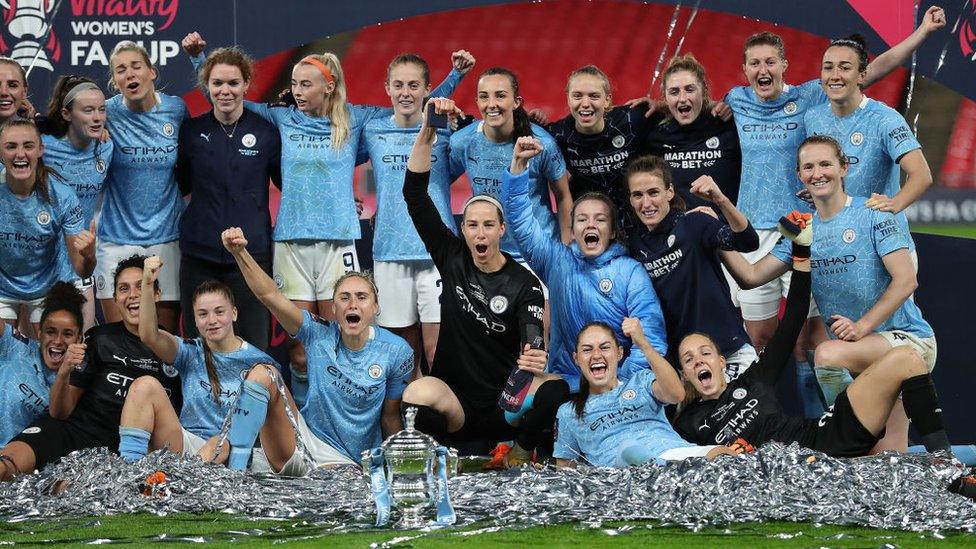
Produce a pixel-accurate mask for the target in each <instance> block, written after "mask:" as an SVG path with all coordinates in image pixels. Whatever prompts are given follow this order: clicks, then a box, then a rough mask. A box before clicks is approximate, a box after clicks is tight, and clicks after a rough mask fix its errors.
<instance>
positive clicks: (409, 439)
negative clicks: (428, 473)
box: [383, 406, 437, 455]
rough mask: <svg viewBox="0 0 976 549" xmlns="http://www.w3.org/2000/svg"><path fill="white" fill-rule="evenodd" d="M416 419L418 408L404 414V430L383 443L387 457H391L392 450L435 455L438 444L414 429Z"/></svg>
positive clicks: (409, 408) (410, 408) (411, 408)
mask: <svg viewBox="0 0 976 549" xmlns="http://www.w3.org/2000/svg"><path fill="white" fill-rule="evenodd" d="M416 419H417V408H416V407H415V406H410V407H408V408H407V410H406V412H405V413H404V422H403V423H404V429H403V430H402V431H400V432H398V433H395V434H393V435H391V436H390V438H388V439H386V441H384V442H383V451H384V452H385V453H386V454H387V455H390V454H389V452H390V451H391V450H393V451H394V452H396V451H423V452H425V453H429V454H430V455H433V453H434V449H435V448H436V447H437V442H436V441H435V440H434V438H433V437H431V436H430V435H427V434H425V433H422V432H420V431H418V430H417V429H416V427H414V423H415V421H416Z"/></svg>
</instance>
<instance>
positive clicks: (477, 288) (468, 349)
mask: <svg viewBox="0 0 976 549" xmlns="http://www.w3.org/2000/svg"><path fill="white" fill-rule="evenodd" d="M431 102H432V103H433V104H434V105H435V108H436V110H437V112H438V113H439V114H450V115H451V116H454V115H455V114H456V113H457V112H459V111H457V109H456V107H455V106H454V102H453V101H450V100H447V99H432V100H431ZM434 138H435V132H434V128H431V127H430V126H429V120H427V119H426V118H425V119H424V122H423V127H422V128H421V130H420V133H419V134H418V136H417V140H416V142H415V143H414V147H413V150H412V151H411V153H410V160H409V162H408V164H407V174H406V180H405V182H404V185H403V196H404V199H405V201H406V203H407V209H408V211H409V212H410V217H411V218H412V219H413V222H414V225H416V227H417V233H418V234H419V235H420V238H421V239H422V240H423V242H424V245H425V246H426V247H427V250H428V252H430V255H431V258H432V259H433V261H434V264H435V265H436V266H437V269H438V271H439V272H440V273H441V278H442V280H443V288H444V289H443V291H442V293H441V316H442V318H449V319H451V322H445V323H443V324H442V325H441V332H440V337H439V338H438V340H437V350H436V352H435V353H434V364H433V365H432V367H431V375H430V376H427V377H423V378H420V379H418V380H416V381H414V382H413V383H411V384H410V385H409V386H408V387H407V389H406V390H405V391H404V393H403V402H404V405H405V406H406V405H413V406H417V407H418V408H419V411H418V414H417V428H418V429H420V430H422V431H424V432H426V433H428V434H430V435H431V436H433V437H434V438H435V439H437V440H440V441H442V442H443V441H445V440H451V441H457V440H462V441H470V440H480V441H485V442H487V443H489V444H490V443H494V442H497V441H503V440H512V439H513V438H514V440H515V446H514V447H513V448H512V451H511V452H509V455H508V464H509V465H515V464H518V463H524V462H525V461H527V460H528V458H529V456H530V454H531V451H532V450H533V449H534V448H536V446H538V445H540V444H542V443H543V442H544V440H543V439H542V437H543V436H544V434H545V433H546V432H547V430H548V429H550V428H551V426H552V425H553V423H554V420H555V416H556V410H557V408H558V407H559V405H560V404H561V403H562V402H564V401H565V400H567V399H568V397H569V388H568V386H567V385H566V383H565V382H564V381H562V380H561V379H559V377H558V376H554V375H552V374H546V373H545V364H546V353H545V351H543V350H541V349H529V344H530V343H531V342H532V339H533V334H541V333H542V311H543V306H544V299H543V296H542V289H541V285H540V283H539V281H538V279H536V278H535V276H533V275H532V273H530V272H529V271H528V270H527V269H526V268H525V267H523V266H521V265H520V264H519V263H518V262H516V261H515V260H513V259H512V257H511V256H510V255H508V254H507V253H505V252H503V251H502V250H501V248H500V242H501V238H502V236H503V235H504V234H505V230H506V225H505V221H504V217H503V214H502V207H501V204H499V203H498V201H497V200H495V199H494V198H492V197H491V196H488V195H476V196H474V197H472V198H471V199H470V200H468V202H467V204H466V205H465V208H464V217H463V218H462V223H461V233H462V238H458V237H457V236H455V235H454V233H453V232H452V231H451V230H450V229H449V228H448V227H447V226H446V225H444V222H443V221H442V220H441V218H440V217H439V215H438V213H437V209H436V208H435V207H434V204H433V202H432V201H431V198H430V195H429V194H428V192H427V184H428V178H429V176H430V165H431V148H432V144H433V141H434ZM517 366H518V367H521V368H523V369H525V370H526V371H530V372H532V373H533V374H534V379H533V380H532V382H531V386H530V389H529V393H531V394H532V401H530V400H528V399H526V401H525V404H523V406H522V408H521V409H520V410H519V411H518V412H516V413H510V412H503V411H502V409H501V408H500V407H499V404H498V401H499V396H500V395H501V393H502V390H503V389H504V388H505V383H506V381H507V380H508V377H509V374H510V373H511V372H512V370H513V369H514V368H516V367H517ZM513 425H517V426H518V427H513ZM487 450H488V447H486V448H485V451H487Z"/></svg>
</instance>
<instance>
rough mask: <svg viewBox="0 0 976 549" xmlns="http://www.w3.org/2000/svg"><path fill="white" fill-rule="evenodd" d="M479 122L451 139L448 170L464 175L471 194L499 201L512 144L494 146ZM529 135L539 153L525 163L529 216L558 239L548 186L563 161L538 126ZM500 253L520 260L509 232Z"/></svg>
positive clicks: (557, 175)
mask: <svg viewBox="0 0 976 549" xmlns="http://www.w3.org/2000/svg"><path fill="white" fill-rule="evenodd" d="M482 124H483V122H478V123H477V124H470V125H468V126H467V127H465V128H464V129H462V130H460V131H458V132H456V133H455V134H454V135H452V136H451V170H452V172H455V173H460V172H467V174H468V179H470V180H471V192H472V193H474V194H489V195H491V196H494V197H495V198H497V199H499V200H501V186H502V176H503V175H504V174H505V170H507V169H508V167H509V166H510V165H511V163H512V151H513V150H514V148H515V142H514V141H509V142H507V143H494V142H492V141H489V140H488V138H487V137H485V134H484V132H483V131H482ZM532 133H533V134H534V135H535V137H536V138H538V139H539V141H541V142H542V149H543V150H542V153H541V154H539V155H538V156H536V157H535V158H533V159H532V161H531V162H529V179H530V182H529V188H530V189H531V191H530V197H531V200H532V214H533V216H534V217H535V218H536V219H537V220H538V221H539V223H540V224H541V225H542V226H543V227H544V228H545V230H546V232H547V233H549V234H551V235H552V237H553V238H555V239H557V240H558V239H559V238H560V234H559V223H558V220H557V217H556V214H555V213H553V211H552V203H551V201H550V199H549V183H550V182H551V181H556V180H558V179H559V178H561V177H562V176H563V174H565V173H566V162H565V161H564V160H563V155H562V153H560V152H559V147H558V146H557V145H556V141H555V140H554V139H553V138H552V136H551V135H549V133H548V132H547V131H546V130H544V129H542V128H541V127H539V126H537V125H535V124H532ZM501 248H502V251H505V252H508V253H509V254H510V255H511V256H512V258H514V259H515V260H517V261H522V251H521V250H520V249H519V247H518V243H517V242H516V241H515V237H514V236H513V235H512V234H511V231H509V232H507V233H506V234H505V236H503V237H502V242H501Z"/></svg>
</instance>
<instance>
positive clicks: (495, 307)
mask: <svg viewBox="0 0 976 549" xmlns="http://www.w3.org/2000/svg"><path fill="white" fill-rule="evenodd" d="M488 307H490V308H491V312H493V313H495V314H496V315H498V314H502V313H504V312H505V309H507V308H508V298H506V297H505V296H503V295H496V296H495V297H493V298H491V301H490V302H489V303H488Z"/></svg>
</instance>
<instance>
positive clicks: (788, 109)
mask: <svg viewBox="0 0 976 549" xmlns="http://www.w3.org/2000/svg"><path fill="white" fill-rule="evenodd" d="M783 112H785V113H786V114H793V113H795V112H796V102H794V101H789V102H788V103H786V104H785V105H783Z"/></svg>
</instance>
